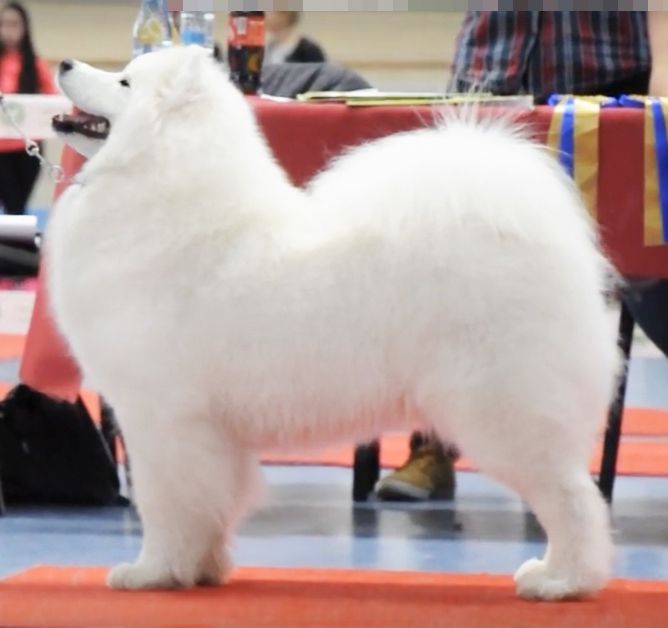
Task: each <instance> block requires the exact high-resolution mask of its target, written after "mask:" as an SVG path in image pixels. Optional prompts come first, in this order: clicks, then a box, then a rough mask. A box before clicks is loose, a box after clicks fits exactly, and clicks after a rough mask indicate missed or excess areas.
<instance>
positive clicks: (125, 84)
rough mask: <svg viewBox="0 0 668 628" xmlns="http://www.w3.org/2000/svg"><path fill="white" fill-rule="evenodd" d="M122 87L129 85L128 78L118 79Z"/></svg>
mask: <svg viewBox="0 0 668 628" xmlns="http://www.w3.org/2000/svg"><path fill="white" fill-rule="evenodd" d="M118 82H119V83H120V84H121V85H122V86H123V87H130V81H128V79H121V80H120V81H118Z"/></svg>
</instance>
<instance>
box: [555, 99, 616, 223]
mask: <svg viewBox="0 0 668 628" xmlns="http://www.w3.org/2000/svg"><path fill="white" fill-rule="evenodd" d="M550 104H551V105H552V106H553V107H554V110H553V113H552V119H551V121H550V129H549V132H548V138H547V143H548V146H550V147H551V148H552V149H554V150H555V151H556V152H557V154H558V155H559V161H560V162H561V164H562V166H563V167H564V168H565V170H566V172H568V174H569V175H570V176H571V177H573V179H575V182H576V184H577V185H578V187H579V188H580V191H581V193H582V197H583V199H584V202H585V205H586V206H587V209H588V210H589V212H590V213H591V215H592V216H593V217H594V218H596V208H597V203H598V126H599V114H600V111H601V108H605V107H616V106H617V101H616V100H615V99H614V98H606V97H603V96H553V97H552V98H551V99H550Z"/></svg>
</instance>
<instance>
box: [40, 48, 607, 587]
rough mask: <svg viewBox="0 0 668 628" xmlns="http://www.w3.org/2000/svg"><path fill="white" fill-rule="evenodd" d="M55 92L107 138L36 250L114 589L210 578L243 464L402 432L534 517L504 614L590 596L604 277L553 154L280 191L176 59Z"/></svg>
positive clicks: (184, 53)
mask: <svg viewBox="0 0 668 628" xmlns="http://www.w3.org/2000/svg"><path fill="white" fill-rule="evenodd" d="M121 76H123V77H126V78H127V79H129V81H130V85H131V86H130V88H127V87H124V86H122V85H120V84H119V82H118V81H119V78H120V77H121ZM61 85H62V86H63V88H64V90H65V91H66V93H67V94H68V95H69V96H70V98H72V100H73V101H74V102H75V104H77V105H79V106H80V107H81V108H83V109H84V110H87V111H89V112H91V113H96V114H100V115H105V116H107V117H108V118H110V119H111V121H112V131H111V135H110V137H109V139H108V140H107V141H106V143H105V144H104V145H103V146H102V147H101V148H100V150H99V151H98V152H97V153H96V154H95V156H94V157H93V159H92V160H91V161H89V162H88V164H87V165H86V166H85V169H84V171H83V185H73V186H71V187H70V188H69V189H68V190H67V191H66V192H65V193H64V194H63V195H62V197H61V199H60V201H59V203H58V207H57V210H56V212H55V214H54V218H53V221H52V224H51V228H50V231H49V234H48V251H47V259H48V262H49V277H50V288H51V297H52V304H53V310H54V313H55V317H56V320H57V322H58V324H59V326H60V328H61V330H62V332H63V333H64V335H65V336H66V338H67V339H68V340H69V343H70V345H71V348H72V351H73V353H74V355H75V356H76V358H77V359H78V360H79V361H80V363H81V365H82V367H83V369H84V371H85V374H86V376H87V378H89V381H90V382H92V383H93V384H94V385H95V386H96V387H97V388H98V389H99V390H101V391H103V392H104V394H105V395H106V396H107V397H108V399H109V400H110V402H111V403H112V405H113V406H114V407H115V408H116V409H117V411H118V417H119V420H120V423H121V426H122V428H123V431H124V433H125V437H126V440H127V446H128V448H129V453H130V456H131V459H132V463H133V476H134V481H135V487H136V499H137V503H138V507H139V511H140V514H141V518H142V522H143V526H144V542H143V549H142V552H141V555H140V556H139V559H138V561H137V562H136V563H135V564H133V565H121V566H119V567H117V568H116V569H114V570H113V571H112V572H111V575H110V583H111V585H112V586H114V587H120V588H142V587H168V586H179V585H184V586H189V585H194V584H196V583H216V582H219V581H221V580H224V579H225V577H226V576H227V575H228V573H229V571H230V568H231V562H230V560H229V557H228V553H227V552H228V549H229V543H230V541H231V534H232V530H233V527H234V525H235V524H236V522H237V521H238V520H239V518H240V517H241V516H242V515H243V514H244V513H245V512H246V511H247V510H248V509H249V508H250V507H251V505H252V504H253V502H254V501H255V499H256V497H257V495H258V492H259V489H260V482H259V472H258V461H257V456H258V452H260V451H266V450H269V449H272V448H280V449H285V448H286V447H292V448H304V447H312V446H317V445H323V444H329V443H333V442H354V441H356V440H360V439H366V438H369V437H373V436H376V435H377V434H379V433H380V432H382V431H387V430H392V429H397V428H401V427H411V426H413V425H414V422H415V421H416V420H418V421H421V422H424V424H425V425H428V426H432V427H433V428H435V429H436V430H437V431H438V432H439V433H440V434H441V435H442V436H443V437H445V438H449V439H453V440H455V441H456V442H457V443H458V444H459V445H460V447H461V448H462V449H463V451H464V452H465V453H466V454H467V455H468V456H469V457H471V458H472V459H473V460H474V461H475V463H476V464H477V465H479V467H480V469H481V470H483V471H485V472H487V473H489V474H491V475H493V476H495V477H496V478H498V479H500V480H502V481H503V482H505V483H506V484H507V485H508V486H510V487H512V488H514V489H515V490H517V491H518V493H519V494H520V495H521V496H522V497H523V498H524V499H525V500H526V501H527V502H528V504H529V505H530V506H531V508H532V509H533V510H534V511H535V513H536V514H537V516H538V518H539V520H540V521H541V523H542V525H543V526H544V528H545V529H546V532H547V536H548V540H549V545H548V550H547V553H546V555H545V557H544V558H543V559H542V560H532V561H529V562H527V563H525V564H524V565H523V566H522V567H521V568H520V569H519V571H518V572H517V574H516V582H517V587H518V591H519V593H520V594H521V595H524V596H528V597H539V598H545V599H556V598H561V597H565V596H570V595H577V594H587V593H592V592H595V591H597V590H598V589H600V588H601V587H602V586H603V585H604V584H605V582H606V580H607V578H608V576H609V572H610V568H611V556H612V546H611V541H610V532H609V524H608V514H607V510H606V507H605V505H604V503H603V501H602V499H601V498H600V496H599V494H598V492H597V490H596V488H595V486H594V483H593V482H592V479H591V478H590V476H589V474H588V465H587V463H588V459H589V456H590V453H591V452H592V448H593V445H594V440H595V437H596V433H597V428H598V427H599V425H600V422H601V419H602V417H603V415H604V411H605V409H606V406H607V404H608V402H609V400H610V397H611V392H612V388H613V383H614V379H615V372H616V369H617V365H618V358H617V352H616V343H615V333H614V330H613V329H612V328H611V325H610V323H609V319H608V317H607V316H606V311H605V306H604V301H603V298H602V290H603V288H604V281H605V274H606V271H607V263H606V261H605V259H604V257H603V256H602V255H601V254H600V252H599V250H598V247H597V244H596V240H595V237H594V235H593V232H592V228H591V226H590V224H589V221H588V219H587V217H586V213H585V210H584V209H583V207H582V203H581V201H580V199H579V197H578V195H577V193H576V192H575V190H574V189H573V186H572V184H571V182H570V181H569V180H568V179H567V178H566V176H565V175H564V174H562V172H561V169H560V167H559V166H558V165H557V164H556V162H555V160H554V158H553V157H552V156H551V155H549V154H548V153H547V152H546V151H545V150H544V149H542V148H541V147H539V146H537V145H535V144H534V143H532V142H530V141H528V140H526V139H523V138H522V137H521V135H519V134H518V133H517V132H515V131H513V130H512V129H511V128H510V127H509V126H508V125H507V124H504V123H484V124H477V123H474V122H467V121H457V120H456V119H455V120H452V121H450V122H446V123H444V124H443V125H441V126H438V127H437V128H433V129H424V130H419V131H415V132H410V133H401V134H398V135H394V136H391V137H388V138H386V139H382V140H379V141H375V142H372V143H369V144H367V145H365V146H363V147H361V148H359V149H357V150H354V151H352V152H351V153H349V154H348V155H346V156H344V157H342V158H340V159H338V160H337V161H335V162H334V163H333V164H332V165H331V166H330V167H329V168H328V169H327V170H326V171H325V172H323V173H322V174H321V175H320V176H318V177H317V178H316V179H315V180H314V181H313V182H312V183H311V185H310V187H309V188H308V189H307V190H305V191H304V190H300V189H297V188H295V187H294V186H293V185H291V184H290V182H289V181H288V178H287V177H286V175H285V174H284V172H283V171H282V170H281V168H280V167H279V166H278V165H277V163H276V162H275V160H274V159H273V157H272V155H271V154H270V151H269V149H268V148H267V145H266V143H265V140H264V139H263V137H262V135H261V133H260V131H259V130H258V126H257V124H256V122H255V120H254V118H253V115H252V112H251V110H250V108H249V106H248V104H247V103H246V102H245V101H244V99H243V97H242V96H241V95H240V94H239V93H238V92H237V91H236V90H235V88H234V87H233V86H232V85H231V84H230V83H229V82H228V81H227V80H226V79H225V78H224V77H223V76H222V75H221V74H220V72H219V70H217V69H216V68H215V67H214V65H213V64H212V63H210V62H209V61H208V60H207V59H206V58H205V56H203V55H202V54H201V53H200V51H196V50H194V49H173V50H170V51H166V52H163V53H158V54H153V55H147V56H145V57H141V58H139V59H137V60H135V61H133V62H132V63H131V64H130V66H128V68H127V69H126V71H125V72H124V73H122V75H116V74H107V73H104V72H100V71H97V70H93V69H92V68H89V67H87V66H84V65H83V64H77V65H75V67H74V69H72V70H71V71H70V72H68V73H67V74H66V75H64V76H63V77H61ZM298 141H299V138H295V142H298ZM91 152H92V151H91Z"/></svg>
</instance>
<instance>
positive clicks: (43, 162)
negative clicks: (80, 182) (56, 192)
mask: <svg viewBox="0 0 668 628" xmlns="http://www.w3.org/2000/svg"><path fill="white" fill-rule="evenodd" d="M0 110H2V113H3V114H4V116H5V118H6V119H7V122H9V124H10V126H11V127H12V128H13V129H14V130H15V131H16V132H17V133H18V134H19V136H20V137H21V139H22V140H23V143H24V145H25V151H26V153H27V154H28V155H30V156H31V157H34V158H35V159H37V161H39V163H40V166H41V167H42V168H43V169H44V170H45V171H46V173H47V174H48V175H49V177H50V178H51V179H52V180H53V181H54V182H55V183H61V182H63V181H66V180H67V181H68V182H69V181H73V180H74V177H67V176H66V175H65V170H64V169H63V167H62V166H59V165H58V164H54V163H52V162H50V161H49V160H48V159H47V158H46V157H44V155H42V151H41V150H40V148H39V144H37V142H35V140H31V139H30V138H29V137H28V136H27V135H26V134H25V133H24V132H23V129H22V128H21V127H20V126H19V125H18V123H17V122H16V120H15V119H14V116H13V115H12V113H11V111H10V110H9V107H7V103H6V102H5V94H4V93H3V92H2V91H0Z"/></svg>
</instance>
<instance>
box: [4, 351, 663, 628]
mask: <svg viewBox="0 0 668 628" xmlns="http://www.w3.org/2000/svg"><path fill="white" fill-rule="evenodd" d="M16 368H17V364H16V363H9V362H8V363H5V364H0V380H4V381H12V380H13V379H15V377H16ZM666 382H668V361H667V360H664V359H662V358H659V357H642V358H634V360H633V362H632V366H631V379H630V384H629V398H628V401H629V405H633V406H636V407H650V408H664V409H668V386H666ZM622 446H623V444H622ZM265 471H266V475H267V479H268V482H269V485H270V501H269V503H268V504H267V506H266V507H265V508H264V509H263V510H261V511H260V512H259V513H258V514H256V515H255V516H254V517H253V518H252V519H250V520H249V521H248V522H247V523H246V524H245V525H244V526H243V527H242V529H241V530H240V533H239V536H238V543H237V546H236V549H235V555H236V562H237V564H238V565H248V566H281V567H290V566H309V567H342V568H350V567H352V568H364V569H390V570H405V569H408V570H419V571H444V572H461V573H465V572H467V573H481V572H489V573H499V574H510V573H512V572H513V571H514V570H515V569H516V568H517V567H518V566H519V564H520V563H521V562H522V561H524V560H525V559H527V558H530V557H532V556H537V555H541V554H542V551H543V537H542V534H541V531H540V529H539V528H538V526H537V524H536V522H535V520H534V519H533V517H532V516H531V515H529V514H527V513H526V511H525V509H524V508H523V505H522V503H521V502H520V501H519V500H518V499H517V498H516V497H515V496H514V495H513V494H512V493H510V492H509V491H508V490H506V489H505V488H503V487H501V486H500V485H498V484H496V483H495V482H493V481H491V480H489V479H487V478H486V477H484V476H482V475H480V474H477V473H460V474H459V475H458V487H457V497H456V500H455V501H454V502H432V503H427V504H419V505H412V506H411V505H387V504H374V503H371V504H368V505H362V506H353V504H352V502H351V499H350V493H351V472H350V470H348V469H338V468H319V467H315V468H314V467H308V468H305V467H298V466H295V467H278V466H274V467H266V469H265ZM184 481H187V478H184ZM613 517H614V526H615V530H616V543H617V548H618V555H617V560H616V566H615V573H616V575H617V576H619V577H625V578H640V579H668V478H628V477H622V478H619V480H618V483H617V486H616V493H615V500H614V505H613ZM139 545H140V526H139V523H138V521H137V518H136V516H135V515H134V513H133V511H132V510H131V509H125V508H108V509H47V508H10V509H9V511H8V513H7V516H5V517H4V518H0V577H4V576H7V575H9V574H12V573H15V572H17V571H20V570H22V569H26V568H28V567H30V566H33V565H36V564H40V563H41V564H44V563H49V564H58V565H103V566H106V565H113V564H115V563H117V562H121V561H128V560H133V559H134V558H135V557H136V555H137V553H138V550H139ZM667 625H668V624H667Z"/></svg>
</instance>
